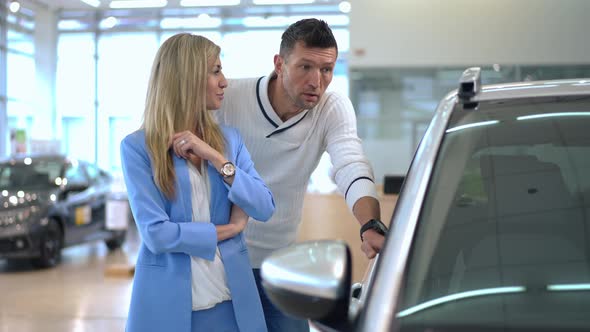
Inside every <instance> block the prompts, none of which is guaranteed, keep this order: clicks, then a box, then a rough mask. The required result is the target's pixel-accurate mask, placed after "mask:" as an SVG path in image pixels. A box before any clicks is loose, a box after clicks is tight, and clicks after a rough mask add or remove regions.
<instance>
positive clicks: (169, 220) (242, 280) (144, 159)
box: [121, 127, 274, 332]
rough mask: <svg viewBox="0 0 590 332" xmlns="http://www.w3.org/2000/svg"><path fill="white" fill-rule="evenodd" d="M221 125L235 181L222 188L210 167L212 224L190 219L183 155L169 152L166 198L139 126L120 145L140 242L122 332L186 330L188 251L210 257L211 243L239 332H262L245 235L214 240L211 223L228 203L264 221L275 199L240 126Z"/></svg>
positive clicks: (224, 216)
mask: <svg viewBox="0 0 590 332" xmlns="http://www.w3.org/2000/svg"><path fill="white" fill-rule="evenodd" d="M221 128H222V132H223V134H224V136H225V139H226V158H228V160H230V161H232V162H233V163H234V165H236V173H235V175H234V176H235V178H234V182H233V184H232V185H231V186H228V185H227V184H226V183H225V182H223V179H222V177H221V175H220V174H219V172H218V171H217V170H216V169H215V168H214V167H213V166H211V164H209V168H208V175H209V182H210V185H211V201H210V215H211V223H209V222H192V215H193V213H192V205H191V187H190V186H191V184H190V179H189V173H188V166H187V161H186V160H184V159H182V158H179V157H177V156H176V155H175V154H174V153H173V152H170V153H172V154H173V158H174V170H175V172H176V183H175V193H176V197H175V198H174V199H172V200H169V199H167V198H166V196H165V195H164V194H163V193H162V192H161V191H160V190H159V189H158V187H157V186H156V184H155V182H154V179H153V170H152V166H151V161H150V156H149V152H148V150H147V147H146V143H145V133H144V131H143V130H139V131H136V132H134V133H132V134H130V135H128V136H127V137H125V138H124V139H123V141H122V142H121V163H122V166H123V175H124V178H125V184H126V186H127V192H128V196H129V203H130V205H131V210H132V212H133V217H134V218H135V222H136V224H137V228H138V230H139V234H140V237H141V240H142V244H141V246H140V249H139V254H138V257H137V263H136V267H135V277H134V281H133V291H132V294H131V305H130V309H129V316H128V318H127V331H128V332H149V331H157V332H161V331H175V332H183V331H186V332H190V329H191V312H192V293H191V279H192V276H191V265H190V256H196V257H201V258H204V259H208V260H213V258H214V257H215V251H216V248H217V246H219V250H220V252H221V257H222V260H223V264H224V267H225V272H226V277H227V284H228V287H229V290H230V292H231V297H232V303H233V307H234V311H235V314H236V321H237V323H238V326H239V328H240V331H243V332H250V331H252V332H259V331H266V325H265V321H264V314H263V311H262V306H261V304H260V298H259V296H258V291H257V289H256V284H255V282H254V277H253V275H252V268H251V266H250V261H249V259H248V252H247V249H246V244H245V241H244V236H243V234H242V233H240V234H239V235H237V236H235V237H233V238H229V239H227V240H224V241H221V242H219V243H218V242H217V233H216V230H215V225H220V224H227V223H228V222H229V216H230V210H231V205H232V203H233V204H237V205H238V206H239V207H241V208H242V209H243V210H244V211H245V212H246V213H247V214H248V215H249V216H251V217H252V218H254V219H257V220H261V221H266V220H268V219H269V218H270V217H271V216H272V214H273V212H274V201H273V197H272V194H271V192H270V190H269V189H268V188H267V187H266V185H265V184H264V182H263V181H262V179H261V178H260V176H259V175H258V173H257V172H256V170H255V169H254V164H253V162H252V160H251V159H250V154H249V153H248V151H247V150H246V147H245V146H244V143H243V141H242V138H241V136H240V135H239V133H238V131H237V130H235V129H233V128H229V127H221Z"/></svg>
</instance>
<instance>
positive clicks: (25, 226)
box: [0, 154, 126, 268]
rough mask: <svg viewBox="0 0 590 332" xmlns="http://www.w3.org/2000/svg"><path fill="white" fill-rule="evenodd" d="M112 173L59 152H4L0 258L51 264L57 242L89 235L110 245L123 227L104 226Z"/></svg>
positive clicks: (57, 250)
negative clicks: (21, 153) (28, 153)
mask: <svg viewBox="0 0 590 332" xmlns="http://www.w3.org/2000/svg"><path fill="white" fill-rule="evenodd" d="M112 181H113V178H112V176H111V175H110V174H108V173H107V172H105V171H103V170H101V169H99V168H97V167H96V166H95V165H93V164H90V163H88V162H85V161H81V160H77V159H74V158H68V157H66V156H63V155H57V154H56V155H38V156H18V157H10V158H7V159H5V160H2V161H1V162H0V259H3V258H4V259H9V260H14V259H30V260H31V262H32V263H33V265H34V266H36V267H40V268H45V267H52V266H55V265H57V264H58V263H59V262H60V259H61V250H62V248H65V247H69V246H73V245H76V244H80V243H85V242H89V241H95V240H103V241H105V243H106V245H107V247H108V248H109V249H111V250H114V249H117V248H119V247H120V246H121V245H122V244H123V243H124V241H125V236H126V230H125V229H107V227H106V219H107V218H106V216H107V213H106V208H107V203H108V201H109V199H110V195H111V190H110V187H111V184H112Z"/></svg>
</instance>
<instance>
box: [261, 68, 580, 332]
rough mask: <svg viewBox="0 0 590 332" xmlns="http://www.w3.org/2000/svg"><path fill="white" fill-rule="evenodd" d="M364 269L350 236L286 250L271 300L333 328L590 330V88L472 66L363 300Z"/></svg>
mask: <svg viewBox="0 0 590 332" xmlns="http://www.w3.org/2000/svg"><path fill="white" fill-rule="evenodd" d="M354 250H358V249H357V248H354ZM350 260H351V258H350V252H349V248H348V247H347V245H346V244H345V243H343V242H341V241H316V242H307V243H301V244H297V245H295V246H293V247H289V248H286V249H284V250H282V251H279V252H276V253H275V254H274V255H273V256H271V257H269V258H268V259H267V260H265V261H264V263H263V265H262V278H263V284H264V287H265V291H266V292H267V294H268V295H269V297H270V298H271V299H272V300H273V302H274V303H275V304H276V305H277V306H279V307H280V308H281V309H282V310H284V311H285V312H286V313H289V314H291V315H294V316H297V317H303V318H308V319H311V320H312V323H313V325H314V326H315V327H316V328H317V329H318V330H321V331H366V332H381V331H433V332H434V331H588V330H590V315H589V314H588V310H589V308H590V79H572V80H561V81H543V82H520V83H513V84H500V85H490V86H484V87H482V86H481V78H480V70H479V68H471V69H469V70H467V71H465V73H464V74H463V76H462V77H461V79H460V82H459V88H458V89H457V90H456V91H453V92H452V93H450V94H448V95H447V96H446V97H445V98H444V99H443V100H442V101H441V102H440V104H439V106H438V108H437V110H436V113H435V114H434V117H433V119H432V122H431V123H430V126H429V127H428V129H427V131H426V133H425V135H424V137H423V138H422V141H421V143H420V144H419V147H418V149H417V151H416V154H415V156H414V159H413V161H412V164H411V167H410V169H409V172H408V174H407V177H406V179H405V183H404V185H403V188H402V190H401V193H400V196H399V199H398V201H397V205H396V207H395V209H394V213H393V216H392V218H391V228H390V230H389V234H388V235H387V239H386V243H385V246H384V248H383V250H382V252H381V254H380V255H379V257H378V261H377V262H376V264H375V265H374V268H373V269H372V270H371V271H369V273H368V275H369V277H368V278H367V280H366V281H365V282H364V283H363V284H362V285H361V288H360V295H357V296H356V297H352V298H351V284H350V283H351V271H350V270H351V268H350V267H351V261H350ZM355 295H356V294H355Z"/></svg>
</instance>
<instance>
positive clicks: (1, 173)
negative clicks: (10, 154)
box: [0, 159, 62, 191]
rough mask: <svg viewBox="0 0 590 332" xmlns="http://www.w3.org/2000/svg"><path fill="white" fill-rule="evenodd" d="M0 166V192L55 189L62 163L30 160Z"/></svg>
mask: <svg viewBox="0 0 590 332" xmlns="http://www.w3.org/2000/svg"><path fill="white" fill-rule="evenodd" d="M25 160H26V162H24V161H19V162H6V163H2V164H0V190H11V191H14V190H25V189H27V190H31V189H48V188H51V187H55V186H56V184H55V181H56V178H58V177H60V176H61V172H62V163H61V162H59V161H57V160H39V159H37V160H35V159H33V160H31V159H25Z"/></svg>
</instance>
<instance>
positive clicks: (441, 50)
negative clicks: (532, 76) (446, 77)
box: [350, 0, 590, 67]
mask: <svg viewBox="0 0 590 332" xmlns="http://www.w3.org/2000/svg"><path fill="white" fill-rule="evenodd" d="M588 13H590V1H587V0H518V1H514V0H493V1H473V0H471V1H468V0H444V1H438V0H362V1H361V0H358V1H353V2H352V11H351V13H350V47H351V52H350V53H351V54H350V67H390V66H433V65H436V66H440V65H465V64H480V63H485V64H492V63H501V64H580V63H589V62H590V43H588V42H586V40H587V34H588V31H590V20H589V19H588V17H587V16H588Z"/></svg>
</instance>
